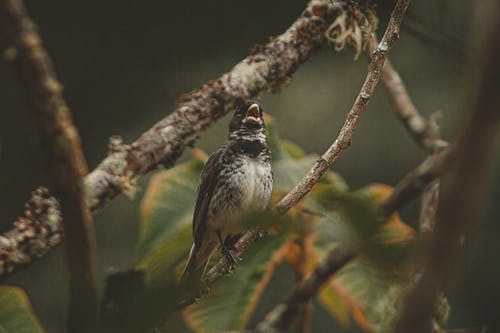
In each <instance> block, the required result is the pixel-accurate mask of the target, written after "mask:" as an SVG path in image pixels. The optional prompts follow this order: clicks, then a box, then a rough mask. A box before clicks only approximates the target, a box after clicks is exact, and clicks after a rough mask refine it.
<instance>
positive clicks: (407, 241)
mask: <svg viewBox="0 0 500 333" xmlns="http://www.w3.org/2000/svg"><path fill="white" fill-rule="evenodd" d="M391 191H392V188H391V187H389V186H386V185H380V184H375V185H370V186H367V187H365V188H362V189H360V190H357V191H353V192H344V191H337V190H334V189H333V187H326V186H325V187H324V188H322V189H320V191H318V192H317V193H316V194H317V196H318V199H319V200H320V201H321V202H322V205H323V206H324V207H326V208H327V209H330V212H329V213H328V214H327V215H326V216H331V218H327V219H325V222H324V223H322V224H321V225H319V226H318V229H317V230H316V232H317V234H318V236H317V240H316V242H315V243H314V249H315V251H316V253H317V254H318V262H320V261H321V258H323V257H324V256H326V254H327V253H328V251H330V250H331V249H332V248H333V247H335V246H336V245H337V244H338V242H339V241H343V242H348V243H351V244H353V245H356V246H357V249H358V251H360V253H361V257H360V258H359V259H357V260H355V261H353V262H351V263H349V264H348V265H347V266H346V267H344V268H343V269H342V270H341V271H340V272H338V273H337V274H336V275H335V277H334V279H332V280H331V281H330V282H329V283H328V284H327V285H326V286H325V287H324V288H323V290H322V291H321V293H320V295H319V300H320V303H321V304H322V305H323V307H324V308H325V309H326V310H327V311H328V312H329V313H330V314H332V316H334V317H335V318H337V319H338V320H339V322H340V323H342V324H344V325H347V324H348V323H349V321H350V320H349V319H350V318H349V317H352V318H353V319H354V320H355V321H356V323H357V324H358V326H360V327H361V328H363V329H364V330H366V331H374V330H375V331H380V330H379V328H380V327H385V326H384V325H387V321H388V319H387V318H389V317H390V316H391V315H392V312H391V313H389V312H387V311H389V310H387V309H393V308H394V304H395V302H394V298H395V297H394V295H395V294H396V293H395V292H394V290H398V288H399V283H400V281H401V279H402V278H403V280H404V279H407V277H408V273H409V271H410V268H411V266H410V263H412V262H413V261H412V260H410V259H412V249H413V243H414V231H413V229H412V228H411V227H409V226H408V225H406V224H404V223H403V222H402V221H401V219H400V217H399V215H398V214H393V215H392V216H390V217H389V218H384V217H383V216H382V215H381V212H380V210H379V207H380V204H381V203H382V202H383V201H384V200H385V199H386V198H387V197H388V196H389V195H390V193H391ZM339 221H341V222H340V225H339ZM341 225H343V226H344V227H342V226H341ZM385 310H387V311H385ZM384 311H385V312H384ZM391 311H392V310H391ZM346 313H350V316H346ZM382 331H383V330H382Z"/></svg>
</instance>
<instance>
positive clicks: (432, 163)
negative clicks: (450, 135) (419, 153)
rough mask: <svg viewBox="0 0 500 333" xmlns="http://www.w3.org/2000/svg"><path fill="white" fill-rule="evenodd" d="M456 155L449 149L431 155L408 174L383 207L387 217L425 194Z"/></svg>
mask: <svg viewBox="0 0 500 333" xmlns="http://www.w3.org/2000/svg"><path fill="white" fill-rule="evenodd" d="M453 158H455V154H454V151H453V149H452V148H447V149H445V150H443V151H441V152H439V153H437V154H433V155H430V156H429V157H427V158H426V159H425V160H424V161H423V162H422V163H420V164H419V165H418V166H417V167H416V168H415V169H413V170H412V171H410V172H408V173H407V174H406V175H405V176H404V177H403V178H402V179H401V180H400V181H399V182H398V183H397V184H396V186H395V187H394V191H393V192H392V193H391V195H390V196H389V198H387V199H386V200H385V201H384V203H383V204H382V206H381V210H382V212H383V214H384V215H385V216H389V215H391V214H392V213H394V212H395V211H396V210H398V209H400V208H401V207H403V206H405V205H406V204H407V203H408V202H409V201H410V200H412V199H413V198H415V197H416V196H418V195H420V194H422V193H423V191H424V190H425V188H426V186H427V185H428V184H429V183H431V182H432V181H434V180H436V179H437V178H438V177H439V176H441V175H442V174H443V173H444V172H445V171H447V169H448V168H449V166H450V164H451V163H452V160H453Z"/></svg>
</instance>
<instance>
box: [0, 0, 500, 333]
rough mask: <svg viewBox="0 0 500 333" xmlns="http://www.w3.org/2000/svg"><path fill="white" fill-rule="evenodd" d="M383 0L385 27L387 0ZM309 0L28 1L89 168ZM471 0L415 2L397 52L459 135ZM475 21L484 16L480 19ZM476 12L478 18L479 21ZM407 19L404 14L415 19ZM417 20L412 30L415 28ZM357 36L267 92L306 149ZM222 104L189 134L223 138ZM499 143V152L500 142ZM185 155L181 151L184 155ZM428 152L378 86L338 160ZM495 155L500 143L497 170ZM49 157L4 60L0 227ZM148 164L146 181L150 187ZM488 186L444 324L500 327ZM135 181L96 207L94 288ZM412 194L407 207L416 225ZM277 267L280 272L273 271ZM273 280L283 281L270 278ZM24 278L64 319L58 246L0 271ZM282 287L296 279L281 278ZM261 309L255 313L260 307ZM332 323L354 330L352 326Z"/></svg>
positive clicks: (129, 236)
mask: <svg viewBox="0 0 500 333" xmlns="http://www.w3.org/2000/svg"><path fill="white" fill-rule="evenodd" d="M380 2H381V3H383V5H381V7H380V9H379V11H380V16H381V22H380V29H379V33H381V31H383V30H384V29H385V22H386V20H387V17H388V15H389V13H390V9H391V6H392V5H393V1H380ZM305 3H306V1H303V0H301V1H298V0H274V1H266V0H254V1H234V0H220V1H216V2H213V1H212V2H210V1H159V0H155V1H152V0H148V1H133V0H121V1H96V0H88V1H84V2H77V1H72V2H71V1H60V0H49V1H43V2H41V1H33V0H28V1H26V4H27V6H28V9H29V11H30V13H31V15H32V16H33V18H34V20H35V21H36V22H37V24H38V26H39V30H40V33H41V35H42V37H43V40H44V43H45V46H46V48H47V49H48V51H49V53H50V55H51V56H52V58H53V60H54V62H55V68H56V71H57V74H58V76H59V78H60V80H61V81H62V83H63V85H64V87H65V97H66V99H67V101H68V103H69V104H70V106H71V109H72V112H73V115H74V118H75V123H76V125H77V126H78V128H79V130H80V134H81V136H82V140H83V145H84V150H85V154H86V157H87V160H88V163H89V166H90V168H91V169H93V168H94V167H95V166H96V165H97V164H98V163H99V161H100V160H102V159H103V158H104V157H105V155H106V151H107V144H108V139H109V137H110V136H111V135H114V134H119V135H121V136H122V137H123V138H124V140H125V142H131V141H133V140H134V139H136V138H137V137H138V136H139V135H140V134H141V133H142V132H144V131H145V130H147V129H148V128H149V127H150V126H151V125H153V124H154V123H155V122H156V121H157V120H159V119H161V118H162V117H164V116H166V115H167V114H168V113H169V112H171V110H172V109H173V105H174V102H175V100H176V98H177V97H178V96H179V95H180V94H182V93H184V92H187V91H190V90H192V89H194V88H196V87H198V86H199V85H201V84H203V83H204V82H205V81H207V80H210V79H213V78H216V77H218V76H219V75H221V74H222V73H224V72H225V71H228V70H229V69H230V68H231V67H232V66H233V65H234V64H236V63H237V62H238V61H240V60H241V59H243V58H244V57H245V56H246V55H247V53H248V50H249V48H250V47H251V46H253V45H255V44H257V43H260V44H263V43H265V42H266V41H267V38H268V37H269V36H273V35H277V34H280V33H281V32H283V31H284V30H285V29H286V28H287V27H288V26H289V25H290V24H291V23H292V22H293V21H294V19H295V18H296V17H297V16H298V15H299V14H300V13H301V11H302V10H303V8H304V7H305ZM476 6H478V5H477V4H476V2H472V1H447V2H443V1H415V3H414V4H413V5H412V6H411V8H410V10H409V17H410V18H411V19H412V21H411V22H414V23H415V22H419V21H420V22H421V23H422V24H423V26H424V27H425V29H426V30H427V31H428V33H430V36H431V37H432V36H434V35H445V36H448V37H449V40H451V41H452V42H451V43H445V42H442V41H441V42H438V43H435V42H432V40H431V39H432V38H431V39H429V36H428V37H422V35H420V34H417V33H416V32H415V28H414V27H413V28H412V27H411V26H409V24H407V26H406V28H403V30H402V33H401V38H400V40H399V41H398V42H397V44H396V45H395V47H394V50H393V52H392V53H391V60H392V62H393V64H394V66H395V67H396V68H397V69H398V70H399V72H400V74H401V76H402V77H403V79H404V81H405V83H406V84H407V86H408V88H409V91H410V93H411V95H412V97H413V99H414V102H415V104H416V106H417V108H418V109H419V110H420V111H421V112H422V113H423V114H424V115H426V116H429V115H430V114H432V113H434V112H436V111H440V112H441V113H442V115H443V118H442V120H441V122H440V125H441V131H442V134H443V137H444V138H445V139H447V140H454V139H455V135H456V133H457V132H458V131H459V129H460V128H461V124H462V123H463V120H464V114H463V112H462V111H463V108H462V101H463V100H464V99H463V97H464V95H465V94H466V92H467V91H468V90H469V89H470V87H471V79H470V75H469V74H470V73H471V71H472V70H474V63H472V62H470V61H468V60H467V59H466V57H464V48H463V46H465V52H473V50H474V49H475V48H476V47H477V46H478V40H479V38H477V37H476V36H475V35H474V30H475V28H474V27H475V26H476V25H475V24H474V20H473V19H474V9H475V8H474V7H476ZM479 21H480V20H479ZM479 21H478V22H479ZM409 23H410V22H409ZM409 28H412V29H409ZM353 56H354V53H353V51H352V50H351V49H348V50H347V51H344V52H341V53H336V52H335V51H334V50H333V49H332V48H330V47H327V46H325V47H323V48H322V49H321V50H320V51H319V52H317V53H316V54H314V55H313V56H312V57H311V58H310V59H309V60H308V61H307V62H306V63H305V64H303V65H302V66H300V67H299V69H298V71H297V72H296V74H295V75H294V76H293V79H292V81H291V83H290V85H289V86H288V87H286V88H283V89H282V91H281V92H280V93H278V94H273V95H271V94H268V93H265V94H262V96H261V98H260V99H261V101H262V103H263V105H264V108H265V111H266V112H268V113H269V114H271V115H272V116H273V117H274V118H275V120H276V124H277V127H278V129H279V132H280V134H281V136H282V137H284V138H287V139H290V140H293V141H295V142H296V143H297V144H299V145H300V146H302V147H303V148H304V149H305V150H306V151H307V152H309V153H317V154H319V153H321V152H323V151H324V150H325V149H326V148H327V147H328V146H329V145H330V143H331V141H332V139H333V138H334V137H335V136H336V135H337V131H338V129H339V128H340V126H341V124H342V122H343V120H344V117H345V113H346V112H347V111H348V110H349V108H350V107H351V105H352V103H353V101H354V98H355V96H356V94H357V93H358V92H359V88H360V86H361V83H362V81H363V80H364V76H365V74H366V68H367V67H366V64H367V62H366V59H365V58H364V57H363V56H360V58H359V60H357V61H354V59H353ZM228 119H229V118H228V117H226V118H224V119H222V120H221V121H219V122H218V123H217V124H216V125H215V126H212V127H211V128H210V129H209V130H208V131H207V132H206V133H204V134H203V136H202V137H201V139H200V140H199V141H198V143H197V146H198V147H200V148H202V149H204V150H205V151H207V152H211V151H212V150H213V149H214V148H215V147H217V146H218V145H220V144H221V143H222V142H223V141H224V140H225V137H226V126H227V122H228ZM497 155H498V154H497ZM189 156H190V150H189V149H188V150H186V152H185V153H184V156H183V158H184V159H185V158H188V157H189ZM424 156H425V155H424V154H423V152H422V151H421V150H420V149H419V148H418V147H417V146H416V145H415V144H414V143H413V142H412V140H411V139H410V137H409V135H408V134H407V133H406V131H405V130H404V128H403V127H402V126H401V125H400V124H399V123H398V121H397V120H396V119H395V118H394V116H393V114H392V111H391V109H390V105H389V104H388V100H387V97H386V95H385V91H384V90H383V88H382V87H379V88H378V90H377V93H376V95H375V96H374V98H373V99H372V102H371V103H370V105H369V107H368V110H367V112H366V114H365V115H364V116H363V119H362V121H361V125H360V127H359V130H358V132H357V133H356V135H355V137H354V142H353V145H352V146H351V148H350V149H349V150H348V151H347V152H346V153H345V154H344V155H343V156H342V157H341V158H340V159H339V160H338V162H336V163H335V164H334V167H333V169H334V170H335V171H337V172H339V173H340V174H341V175H343V176H344V177H345V178H346V180H347V181H348V183H349V184H350V185H351V187H352V188H357V187H360V186H363V185H366V184H368V183H372V182H381V183H387V184H391V185H394V184H395V182H396V181H397V180H398V179H400V178H401V177H402V176H403V175H404V174H405V173H406V172H407V171H409V170H410V169H412V168H413V167H414V166H416V165H417V164H418V163H419V161H420V160H422V158H423V157H424ZM499 167H500V163H499V158H498V156H496V160H495V167H494V170H498V169H499ZM46 171H47V170H46V169H45V166H44V160H43V156H42V155H41V153H40V152H39V149H38V145H37V142H36V139H35V138H34V136H33V131H32V124H30V119H29V118H28V115H27V112H25V110H24V105H23V100H22V98H21V96H20V94H19V90H18V86H17V82H16V78H15V76H14V73H13V70H12V68H11V67H10V66H9V64H8V63H6V62H4V61H2V62H0V190H1V192H0V202H1V204H0V228H1V230H6V229H7V228H9V226H10V225H11V223H12V222H13V221H14V219H15V218H16V217H17V216H20V215H22V213H23V204H24V202H25V201H27V199H28V198H29V196H30V192H31V191H32V190H33V189H35V188H36V187H37V186H38V185H41V184H44V185H49V186H50V183H49V179H48V177H47V172H46ZM148 179H149V176H146V177H143V178H142V179H141V180H140V188H141V189H142V190H144V188H145V187H146V185H147V181H148ZM491 179H492V182H491V184H490V186H489V187H488V195H487V197H486V198H485V199H484V206H483V209H482V215H481V219H482V221H481V223H480V229H479V230H477V233H475V234H473V235H471V236H470V240H471V242H470V243H471V244H470V245H468V251H467V256H466V258H465V260H464V262H463V265H462V269H461V271H460V272H459V275H458V276H457V277H456V279H455V282H454V284H453V285H451V286H450V289H449V290H448V295H449V301H450V303H451V309H452V311H451V317H450V321H449V326H450V327H471V326H479V325H483V324H486V325H488V326H489V327H490V332H495V331H496V329H495V328H500V325H499V323H500V322H499V319H498V304H500V286H499V283H498V281H500V259H499V257H498V256H499V254H500V236H499V235H500V224H499V223H498V221H499V220H500V205H498V203H499V199H500V174H499V173H498V172H495V173H494V175H493V177H492V178H491ZM142 195H143V191H140V192H139V193H138V195H137V197H136V199H135V200H129V199H126V198H125V197H124V196H119V197H118V198H116V199H115V200H113V201H112V202H111V203H110V204H109V205H107V206H106V207H105V208H104V209H102V210H100V211H99V212H97V213H96V215H95V223H96V232H97V243H98V252H97V263H98V266H97V272H98V278H99V281H100V287H101V288H102V287H103V282H104V278H105V276H106V275H107V274H109V273H110V272H113V271H117V270H123V269H126V268H129V267H131V265H132V263H133V254H134V247H135V243H136V239H137V229H138V221H139V204H140V199H141V197H142ZM417 207H418V205H417V204H415V205H413V207H410V208H409V209H407V210H406V211H405V212H404V213H403V216H404V217H405V221H406V222H407V223H409V224H414V221H415V217H416V214H415V211H416V208H417ZM278 280H279V281H278ZM293 280H294V276H293V275H292V273H291V271H288V270H287V268H286V267H281V268H280V274H278V277H276V278H275V279H274V280H273V281H272V282H271V287H270V288H269V290H272V292H271V291H269V292H267V293H265V297H264V300H263V301H262V303H261V306H260V307H259V309H260V311H258V313H257V314H256V317H258V316H259V313H260V314H262V313H265V312H266V311H267V310H268V309H269V308H270V307H271V306H273V305H274V304H276V303H277V302H278V301H280V300H282V299H283V298H284V297H285V295H287V292H288V288H289V287H284V286H287V283H285V281H290V283H291V281H293ZM278 282H279V283H278ZM7 283H8V284H12V285H19V286H21V287H23V288H24V289H25V290H26V291H27V293H28V295H29V296H30V298H31V301H32V303H33V306H34V309H35V312H36V314H37V315H38V316H39V317H40V319H41V322H42V324H43V326H44V327H45V328H46V329H47V332H63V331H64V328H65V317H66V313H65V307H66V302H67V297H66V296H67V295H66V289H67V276H66V271H65V261H64V253H63V252H62V248H61V247H58V248H56V249H55V250H53V251H52V252H51V253H50V254H49V255H47V256H46V257H44V258H43V259H42V260H39V261H37V262H35V263H33V264H32V265H30V266H29V267H27V268H25V269H22V270H20V271H19V272H18V273H17V274H15V275H14V276H12V277H11V278H9V279H8V280H7ZM288 286H290V285H288ZM316 309H317V311H315V314H314V318H313V332H325V331H332V329H333V328H335V327H337V324H336V323H335V322H334V320H333V319H332V318H331V317H330V316H329V315H328V314H326V313H325V312H323V310H322V309H321V308H320V307H316ZM255 319H259V318H254V320H255ZM338 331H339V332H358V331H359V330H358V329H356V328H355V327H350V328H346V329H341V328H339V329H338Z"/></svg>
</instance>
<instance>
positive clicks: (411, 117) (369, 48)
mask: <svg viewBox="0 0 500 333" xmlns="http://www.w3.org/2000/svg"><path fill="white" fill-rule="evenodd" d="M376 44H377V40H376V38H375V36H374V35H372V36H371V38H370V39H369V40H368V42H367V43H366V47H365V53H366V55H367V56H368V58H370V59H371V57H372V54H373V50H374V49H375V45H376ZM382 84H383V86H384V88H385V91H386V92H387V95H388V97H389V100H390V102H391V104H392V110H393V111H394V114H395V115H396V116H397V117H398V119H399V120H400V121H401V123H402V124H403V125H404V127H405V128H406V130H407V131H408V133H410V135H411V137H412V138H413V140H414V141H415V142H416V143H417V144H418V145H419V146H420V147H421V148H423V149H424V150H426V151H428V152H431V153H432V152H437V151H440V150H442V149H444V148H446V147H447V146H448V143H447V142H446V141H444V140H441V137H440V134H439V128H438V126H437V124H436V120H435V116H431V118H430V119H429V120H427V119H425V118H424V117H423V116H422V115H421V114H420V113H419V112H418V110H417V108H416V107H415V104H413V102H412V100H411V97H410V94H409V92H408V90H407V89H406V86H405V84H404V82H403V80H402V79H401V76H400V75H399V73H398V72H397V71H396V69H395V68H394V67H393V66H392V64H391V62H390V60H389V59H386V61H385V64H384V67H383V68H382Z"/></svg>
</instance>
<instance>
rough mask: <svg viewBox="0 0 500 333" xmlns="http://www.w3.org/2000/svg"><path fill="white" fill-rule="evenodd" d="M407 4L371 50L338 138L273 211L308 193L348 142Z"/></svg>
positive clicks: (401, 4) (284, 209) (399, 4)
mask: <svg viewBox="0 0 500 333" xmlns="http://www.w3.org/2000/svg"><path fill="white" fill-rule="evenodd" d="M409 4H410V1H409V0H404V1H398V2H397V4H396V7H395V8H394V10H393V12H392V15H391V19H390V21H389V24H388V26H387V29H386V31H385V33H384V36H383V37H382V41H381V42H380V44H379V45H378V46H377V48H376V50H375V51H374V53H373V56H372V59H371V62H370V65H369V70H368V75H367V76H366V79H365V82H364V83H363V86H362V87H361V90H360V92H359V94H358V96H357V97H356V101H355V102H354V105H353V107H352V108H351V110H350V111H349V113H348V114H347V118H346V120H345V122H344V124H343V126H342V128H341V129H340V133H339V135H338V137H337V139H335V141H334V142H333V144H332V145H331V146H330V147H329V148H328V150H327V151H326V152H325V153H324V154H323V155H322V156H321V157H320V158H318V161H317V162H316V164H314V166H313V167H312V168H311V170H309V172H308V173H307V174H306V176H305V177H304V178H303V179H302V180H301V181H300V182H299V184H297V186H295V188H294V189H293V190H291V191H290V192H288V194H287V195H285V197H283V198H282V199H281V200H280V201H279V202H278V204H277V205H276V206H275V207H274V210H275V211H276V212H278V213H285V212H287V211H288V210H289V209H290V208H291V207H293V206H294V205H295V204H296V203H297V202H298V201H300V200H301V199H302V198H303V197H304V196H305V195H306V194H307V193H309V192H310V191H311V189H312V188H313V186H314V185H315V184H316V183H317V182H318V180H319V179H320V178H321V176H322V175H323V174H324V173H325V172H326V171H327V170H328V168H329V167H330V166H331V165H332V164H333V162H335V161H336V160H337V158H338V157H339V156H340V155H341V154H342V153H343V152H344V151H345V150H346V149H347V148H348V147H349V146H350V145H351V143H352V137H353V135H354V132H355V131H356V129H357V127H358V124H359V121H360V120H361V116H362V115H363V113H364V111H365V110H366V107H367V105H368V103H369V101H370V98H371V96H372V95H373V93H374V92H375V88H376V87H377V85H378V82H379V80H380V77H381V73H382V71H381V70H382V67H383V66H384V62H385V59H386V57H387V53H389V52H390V51H391V49H392V45H393V44H394V41H395V40H396V39H397V38H398V37H399V26H400V25H401V21H402V19H403V16H404V13H405V12H406V9H407V8H408V5H409Z"/></svg>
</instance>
